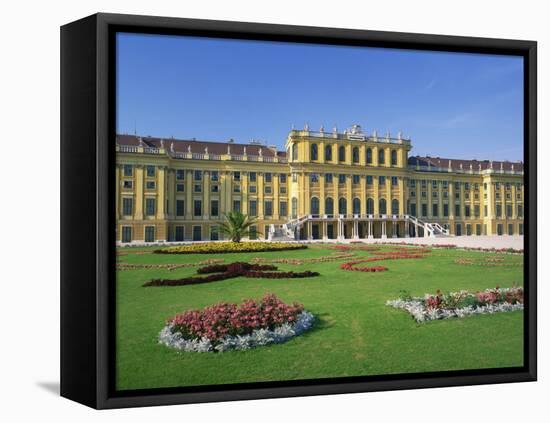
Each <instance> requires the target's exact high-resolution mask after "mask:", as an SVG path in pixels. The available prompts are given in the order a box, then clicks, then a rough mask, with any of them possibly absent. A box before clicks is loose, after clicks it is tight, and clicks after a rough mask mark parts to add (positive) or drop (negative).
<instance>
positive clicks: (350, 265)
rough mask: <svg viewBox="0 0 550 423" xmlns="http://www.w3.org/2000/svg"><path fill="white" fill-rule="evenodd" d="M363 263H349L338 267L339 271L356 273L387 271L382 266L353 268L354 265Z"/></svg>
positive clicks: (360, 261) (359, 261)
mask: <svg viewBox="0 0 550 423" xmlns="http://www.w3.org/2000/svg"><path fill="white" fill-rule="evenodd" d="M364 262H365V260H358V261H350V262H348V263H344V264H342V265H340V269H344V270H351V271H358V272H385V271H386V270H388V268H387V267H384V266H373V267H366V266H365V267H355V266H356V265H358V264H360V263H364Z"/></svg>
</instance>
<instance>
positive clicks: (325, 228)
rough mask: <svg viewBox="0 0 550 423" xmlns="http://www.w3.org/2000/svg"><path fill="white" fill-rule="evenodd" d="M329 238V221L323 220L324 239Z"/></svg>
mask: <svg viewBox="0 0 550 423" xmlns="http://www.w3.org/2000/svg"><path fill="white" fill-rule="evenodd" d="M326 239H327V222H326V220H325V221H323V240H326Z"/></svg>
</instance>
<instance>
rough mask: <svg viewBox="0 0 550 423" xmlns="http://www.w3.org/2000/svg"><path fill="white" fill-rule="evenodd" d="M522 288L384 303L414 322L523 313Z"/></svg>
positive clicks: (451, 294) (442, 295) (403, 298)
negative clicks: (401, 310) (519, 311)
mask: <svg viewBox="0 0 550 423" xmlns="http://www.w3.org/2000/svg"><path fill="white" fill-rule="evenodd" d="M523 301H524V299H523V288H521V287H512V288H499V287H498V286H497V287H496V288H492V289H486V290H485V291H480V292H468V291H459V292H451V293H449V294H443V293H442V292H441V291H437V293H436V294H435V295H430V294H426V295H425V296H424V297H411V296H409V295H403V296H402V297H401V298H399V299H397V300H390V301H387V302H386V305H389V306H391V307H394V308H400V309H403V310H406V311H408V312H409V313H410V314H411V316H412V317H413V319H414V320H416V321H417V322H425V321H429V320H439V319H450V318H452V317H466V316H470V315H474V314H487V313H496V312H505V311H515V310H523Z"/></svg>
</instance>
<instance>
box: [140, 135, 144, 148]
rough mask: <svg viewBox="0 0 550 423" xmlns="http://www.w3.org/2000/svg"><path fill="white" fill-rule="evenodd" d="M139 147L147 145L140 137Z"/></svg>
mask: <svg viewBox="0 0 550 423" xmlns="http://www.w3.org/2000/svg"><path fill="white" fill-rule="evenodd" d="M139 146H140V147H144V146H145V143H144V142H143V138H141V137H139Z"/></svg>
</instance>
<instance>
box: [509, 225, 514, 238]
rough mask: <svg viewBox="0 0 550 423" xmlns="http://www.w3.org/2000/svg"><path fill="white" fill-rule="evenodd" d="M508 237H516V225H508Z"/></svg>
mask: <svg viewBox="0 0 550 423" xmlns="http://www.w3.org/2000/svg"><path fill="white" fill-rule="evenodd" d="M508 235H514V225H513V224H511V223H509V224H508Z"/></svg>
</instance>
